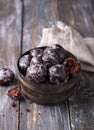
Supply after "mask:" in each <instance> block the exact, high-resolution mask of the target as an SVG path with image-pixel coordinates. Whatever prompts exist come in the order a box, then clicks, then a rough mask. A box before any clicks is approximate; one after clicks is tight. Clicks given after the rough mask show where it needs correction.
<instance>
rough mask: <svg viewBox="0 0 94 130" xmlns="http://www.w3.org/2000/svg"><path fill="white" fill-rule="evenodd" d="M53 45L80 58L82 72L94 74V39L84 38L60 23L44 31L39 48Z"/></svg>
mask: <svg viewBox="0 0 94 130" xmlns="http://www.w3.org/2000/svg"><path fill="white" fill-rule="evenodd" d="M51 44H60V45H61V46H63V47H64V48H65V49H66V50H68V51H69V52H71V53H73V54H74V55H75V56H76V57H77V58H78V60H79V61H80V63H81V69H82V70H84V71H89V72H94V38H83V37H82V36H81V35H80V33H79V32H77V31H76V30H75V29H73V28H72V27H70V26H68V25H66V24H64V23H62V22H60V21H58V22H57V23H56V25H53V26H52V27H51V28H44V29H43V31H42V39H41V42H40V44H39V46H47V45H51Z"/></svg>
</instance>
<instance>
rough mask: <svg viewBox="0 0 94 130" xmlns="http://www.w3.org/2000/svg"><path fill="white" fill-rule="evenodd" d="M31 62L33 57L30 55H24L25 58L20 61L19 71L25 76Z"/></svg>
mask: <svg viewBox="0 0 94 130" xmlns="http://www.w3.org/2000/svg"><path fill="white" fill-rule="evenodd" d="M30 60H31V56H30V55H29V54H28V55H24V56H23V57H21V58H20V60H19V69H20V71H21V72H22V74H24V75H25V73H26V71H27V68H28V66H29V64H30Z"/></svg>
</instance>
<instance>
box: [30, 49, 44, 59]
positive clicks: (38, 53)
mask: <svg viewBox="0 0 94 130" xmlns="http://www.w3.org/2000/svg"><path fill="white" fill-rule="evenodd" d="M42 54H43V50H42V49H37V48H35V49H32V50H31V51H30V55H31V56H32V57H37V56H42Z"/></svg>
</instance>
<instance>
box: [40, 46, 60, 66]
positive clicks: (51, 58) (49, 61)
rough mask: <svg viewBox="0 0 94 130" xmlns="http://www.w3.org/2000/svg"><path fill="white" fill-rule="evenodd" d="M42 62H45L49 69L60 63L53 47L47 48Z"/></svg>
mask: <svg viewBox="0 0 94 130" xmlns="http://www.w3.org/2000/svg"><path fill="white" fill-rule="evenodd" d="M42 60H43V63H44V64H45V65H47V66H48V67H50V66H53V65H56V64H58V63H59V57H58V55H57V52H56V51H55V50H54V49H53V48H51V47H47V48H46V49H45V50H44V52H43V56H42Z"/></svg>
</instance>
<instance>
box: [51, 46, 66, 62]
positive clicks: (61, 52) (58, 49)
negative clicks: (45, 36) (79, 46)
mask: <svg viewBox="0 0 94 130" xmlns="http://www.w3.org/2000/svg"><path fill="white" fill-rule="evenodd" d="M51 47H52V49H54V51H56V52H57V55H58V58H59V61H60V63H62V61H64V59H65V57H66V51H65V49H64V48H63V47H62V46H60V45H59V44H53V45H52V46H51Z"/></svg>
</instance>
